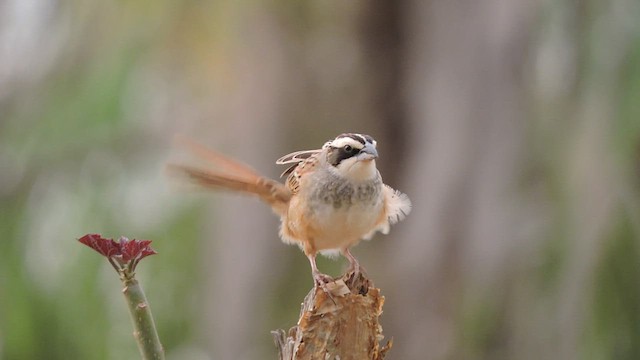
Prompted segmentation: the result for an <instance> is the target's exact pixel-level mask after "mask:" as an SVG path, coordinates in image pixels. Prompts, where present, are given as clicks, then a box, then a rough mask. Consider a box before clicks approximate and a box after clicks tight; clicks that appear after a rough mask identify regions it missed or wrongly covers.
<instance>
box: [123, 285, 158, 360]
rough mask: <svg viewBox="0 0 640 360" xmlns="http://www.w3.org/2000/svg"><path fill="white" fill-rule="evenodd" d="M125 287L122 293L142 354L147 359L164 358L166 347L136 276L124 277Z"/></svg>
mask: <svg viewBox="0 0 640 360" xmlns="http://www.w3.org/2000/svg"><path fill="white" fill-rule="evenodd" d="M122 282H123V284H124V289H122V293H123V294H124V297H125V299H126V301H127V305H128V306H129V313H130V314H131V321H132V322H133V329H134V331H133V337H134V338H135V339H136V342H137V343H138V349H139V350H140V355H142V358H143V359H145V360H161V359H164V348H163V347H162V344H161V343H160V338H159V337H158V332H157V331H156V324H155V322H154V321H153V316H152V315H151V309H150V308H149V303H148V302H147V298H146V296H145V295H144V291H142V287H141V286H140V284H139V283H138V281H137V280H136V279H134V278H132V277H131V278H127V277H123V279H122Z"/></svg>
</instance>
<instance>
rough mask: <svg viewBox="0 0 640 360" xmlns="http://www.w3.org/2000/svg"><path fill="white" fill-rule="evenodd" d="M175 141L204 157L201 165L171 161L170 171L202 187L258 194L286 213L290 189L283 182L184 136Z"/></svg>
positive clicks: (278, 210) (274, 207) (198, 156)
mask: <svg viewBox="0 0 640 360" xmlns="http://www.w3.org/2000/svg"><path fill="white" fill-rule="evenodd" d="M176 144H177V145H178V146H180V147H181V148H183V149H184V150H186V151H187V152H188V153H190V154H191V155H194V156H195V157H196V158H198V159H199V160H201V161H200V162H201V163H202V164H201V165H187V164H176V163H170V164H168V165H167V172H168V173H169V174H170V175H172V176H175V177H179V178H184V179H187V180H188V181H189V182H191V183H193V184H195V185H198V186H200V187H202V188H207V189H215V190H231V191H237V192H241V193H247V194H252V195H257V196H258V197H259V198H260V199H261V200H263V201H264V202H266V203H267V204H269V205H271V207H272V208H273V210H274V211H275V212H276V213H278V214H283V213H284V212H286V209H287V205H288V203H289V199H291V192H290V191H289V189H287V187H286V186H284V185H283V184H281V183H279V182H277V181H275V180H271V179H269V178H266V177H264V176H262V175H260V174H259V173H258V172H256V171H255V170H253V169H252V168H250V167H249V166H248V165H245V164H243V163H241V162H239V161H236V160H234V159H231V158H229V157H227V156H225V155H222V154H220V153H218V152H215V151H213V150H210V149H207V148H206V147H204V146H203V145H201V144H198V143H197V142H195V141H193V140H189V139H187V138H184V137H181V136H180V137H176Z"/></svg>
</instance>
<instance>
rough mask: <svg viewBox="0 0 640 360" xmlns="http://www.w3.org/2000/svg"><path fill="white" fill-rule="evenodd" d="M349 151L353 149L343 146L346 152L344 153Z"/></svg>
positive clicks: (349, 146)
mask: <svg viewBox="0 0 640 360" xmlns="http://www.w3.org/2000/svg"><path fill="white" fill-rule="evenodd" d="M351 150H353V148H352V147H351V145H345V146H344V151H346V152H351Z"/></svg>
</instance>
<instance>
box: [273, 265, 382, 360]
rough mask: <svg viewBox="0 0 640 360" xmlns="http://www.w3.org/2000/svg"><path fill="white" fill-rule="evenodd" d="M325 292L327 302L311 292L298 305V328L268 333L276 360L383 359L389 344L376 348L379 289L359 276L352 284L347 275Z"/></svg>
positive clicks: (322, 294) (321, 294) (319, 293)
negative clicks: (328, 291)
mask: <svg viewBox="0 0 640 360" xmlns="http://www.w3.org/2000/svg"><path fill="white" fill-rule="evenodd" d="M347 284H349V285H350V286H347ZM327 286H328V287H329V289H330V291H331V293H332V295H333V300H331V298H329V297H328V296H327V294H326V293H325V292H324V291H323V290H322V289H320V288H318V287H314V288H313V289H312V290H311V291H310V292H309V294H307V296H306V297H305V299H304V303H303V304H302V309H301V310H300V318H299V320H298V325H296V326H294V327H292V328H291V329H290V330H289V331H288V332H285V331H284V330H283V329H279V330H276V331H272V332H271V333H272V334H273V338H274V341H275V343H276V346H277V347H278V350H279V352H280V360H312V359H313V360H316V359H317V360H365V359H366V360H368V359H371V360H382V359H384V356H385V354H386V353H387V351H388V350H389V349H391V346H392V341H388V342H387V344H386V345H384V346H380V343H379V342H380V341H381V340H382V339H383V338H384V336H383V335H382V326H380V323H379V322H378V318H379V317H380V314H382V306H383V304H384V296H382V295H380V289H378V288H376V287H374V286H373V283H372V282H371V281H370V280H369V279H368V278H366V277H365V276H363V275H362V274H360V275H358V277H357V278H355V279H354V278H353V273H348V274H345V275H344V276H343V277H342V278H340V279H338V280H336V281H335V282H333V283H329V284H327ZM334 301H335V302H334Z"/></svg>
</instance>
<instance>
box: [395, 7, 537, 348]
mask: <svg viewBox="0 0 640 360" xmlns="http://www.w3.org/2000/svg"><path fill="white" fill-rule="evenodd" d="M405 4H406V6H405V7H404V9H403V12H402V13H403V16H404V17H405V20H406V22H405V24H406V27H405V28H404V29H403V30H404V34H405V43H406V47H405V51H406V52H405V56H406V57H405V62H406V65H407V69H406V72H405V73H404V78H403V83H404V88H403V90H404V93H405V94H406V96H407V98H406V102H407V106H408V107H407V119H408V126H407V129H408V131H407V138H406V139H407V140H406V141H407V146H406V147H405V151H404V154H403V156H404V157H406V158H407V159H408V161H409V162H408V166H407V168H406V169H407V170H406V172H405V173H404V175H403V178H404V179H407V182H406V184H405V185H406V187H404V188H403V189H404V190H406V192H407V194H408V195H409V196H410V197H411V198H412V201H413V203H414V210H413V213H412V214H411V216H410V217H409V218H408V220H407V222H406V223H405V224H400V225H401V226H398V227H397V229H394V232H392V234H391V235H390V236H391V237H393V238H395V239H393V240H389V241H388V244H389V245H388V250H387V253H388V254H389V260H388V261H387V262H386V264H387V266H388V267H389V272H388V273H389V275H390V277H389V278H387V280H388V281H389V280H390V279H395V280H396V281H395V282H394V284H395V288H392V289H389V290H390V291H389V292H388V296H387V297H388V299H389V301H388V306H387V311H386V314H390V316H389V319H390V326H387V333H388V334H389V335H392V336H394V337H397V338H398V339H401V340H402V341H397V344H396V345H397V346H396V347H395V348H394V351H395V350H396V349H397V350H398V353H394V356H397V358H398V359H424V358H428V359H443V358H463V357H468V356H469V354H465V353H464V350H463V347H461V346H460V343H459V342H458V341H459V339H460V336H461V334H460V333H458V332H457V331H458V328H457V326H458V324H459V323H458V322H459V321H461V319H459V318H457V316H458V314H459V312H460V310H461V309H462V306H463V305H464V300H465V296H466V295H468V294H473V290H479V289H484V291H489V290H487V289H490V288H492V287H494V288H495V284H496V283H499V282H501V281H504V280H505V278H506V277H508V276H509V275H508V272H505V271H506V270H507V269H508V268H509V267H508V265H509V259H510V255H511V254H512V253H513V250H514V247H515V245H516V242H517V238H518V228H517V226H516V225H514V224H516V223H518V220H520V217H519V216H520V215H522V214H521V213H520V212H519V211H518V209H516V208H514V202H513V201H510V196H509V195H510V193H511V191H512V189H513V186H514V184H515V180H516V176H517V173H518V166H519V161H520V160H521V156H522V155H521V154H522V148H521V147H522V143H523V135H524V124H525V123H524V120H525V119H523V118H522V114H523V113H524V111H523V106H524V101H525V96H524V95H525V93H524V86H523V84H522V80H523V65H524V59H525V54H526V50H527V45H528V40H529V39H528V38H529V36H530V31H531V24H532V21H531V20H532V19H531V14H532V13H535V12H533V11H531V10H532V3H531V2H529V1H525V0H518V1H504V0H493V1H482V2H477V1H454V2H452V1H407V2H406V3H405ZM466 291H469V292H468V293H466ZM478 293H482V291H479V292H478ZM403 294H405V295H404V296H403ZM406 294H410V296H407V295H406ZM416 319H419V321H416ZM462 331H463V330H462Z"/></svg>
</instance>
